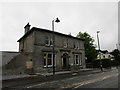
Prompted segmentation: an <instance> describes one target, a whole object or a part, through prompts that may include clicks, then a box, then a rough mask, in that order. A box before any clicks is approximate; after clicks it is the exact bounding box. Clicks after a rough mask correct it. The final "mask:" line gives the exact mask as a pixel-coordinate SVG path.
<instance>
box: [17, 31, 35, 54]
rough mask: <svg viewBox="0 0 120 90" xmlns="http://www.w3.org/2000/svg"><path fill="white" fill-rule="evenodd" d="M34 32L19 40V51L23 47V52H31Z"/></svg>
mask: <svg viewBox="0 0 120 90" xmlns="http://www.w3.org/2000/svg"><path fill="white" fill-rule="evenodd" d="M33 43H34V32H33V33H31V34H29V35H28V36H27V37H25V38H23V39H22V40H21V41H20V42H19V51H20V52H21V50H22V49H23V51H25V52H33Z"/></svg>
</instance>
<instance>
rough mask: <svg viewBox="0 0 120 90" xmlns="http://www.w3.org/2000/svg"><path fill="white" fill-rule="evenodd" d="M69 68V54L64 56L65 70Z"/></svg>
mask: <svg viewBox="0 0 120 90" xmlns="http://www.w3.org/2000/svg"><path fill="white" fill-rule="evenodd" d="M67 68H68V54H63V69H67Z"/></svg>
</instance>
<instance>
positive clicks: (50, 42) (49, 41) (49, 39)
mask: <svg viewBox="0 0 120 90" xmlns="http://www.w3.org/2000/svg"><path fill="white" fill-rule="evenodd" d="M45 45H46V46H53V39H52V37H48V36H46V37H45Z"/></svg>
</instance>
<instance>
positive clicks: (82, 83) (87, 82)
mask: <svg viewBox="0 0 120 90" xmlns="http://www.w3.org/2000/svg"><path fill="white" fill-rule="evenodd" d="M117 75H118V74H115V75H109V76H105V77H102V78H97V79H94V80H89V81H83V82H81V83H79V85H76V86H75V87H74V88H73V89H72V90H74V89H76V88H79V87H80V86H83V85H86V84H89V83H94V82H97V81H102V80H104V79H107V78H110V77H113V76H117Z"/></svg>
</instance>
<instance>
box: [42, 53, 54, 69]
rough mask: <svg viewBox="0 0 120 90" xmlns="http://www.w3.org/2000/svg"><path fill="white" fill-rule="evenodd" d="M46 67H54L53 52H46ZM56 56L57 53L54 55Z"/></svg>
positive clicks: (44, 55) (44, 56)
mask: <svg viewBox="0 0 120 90" xmlns="http://www.w3.org/2000/svg"><path fill="white" fill-rule="evenodd" d="M43 58H44V67H52V65H53V54H52V53H44V54H43ZM54 58H55V55H54Z"/></svg>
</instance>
